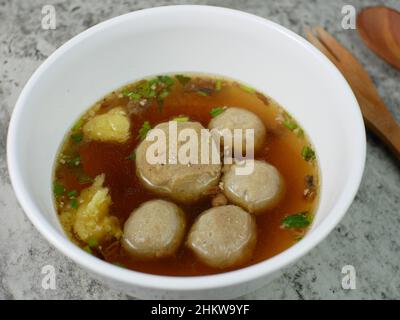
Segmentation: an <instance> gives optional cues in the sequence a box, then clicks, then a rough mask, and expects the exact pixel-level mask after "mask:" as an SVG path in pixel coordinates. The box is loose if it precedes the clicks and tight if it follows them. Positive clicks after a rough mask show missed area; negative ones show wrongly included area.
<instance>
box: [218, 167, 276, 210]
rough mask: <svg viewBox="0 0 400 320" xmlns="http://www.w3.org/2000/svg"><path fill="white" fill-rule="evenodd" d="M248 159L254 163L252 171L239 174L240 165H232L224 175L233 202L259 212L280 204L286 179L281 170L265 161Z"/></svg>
mask: <svg viewBox="0 0 400 320" xmlns="http://www.w3.org/2000/svg"><path fill="white" fill-rule="evenodd" d="M247 161H252V162H253V164H254V167H253V171H252V173H251V174H247V175H238V174H237V171H236V170H237V169H239V166H240V165H239V164H234V165H232V166H230V167H229V168H228V169H227V171H226V172H225V173H224V176H223V177H222V182H223V190H224V194H225V196H226V197H227V198H228V199H229V200H230V201H231V202H232V203H234V204H236V205H238V206H241V207H243V208H244V209H246V210H247V211H249V212H252V213H255V214H257V213H260V212H261V211H263V210H266V209H271V208H273V207H274V206H275V205H277V204H278V202H279V201H280V200H281V198H282V196H283V193H284V181H283V178H282V176H281V175H280V173H279V171H278V170H277V169H276V168H275V167H274V166H272V165H270V164H268V163H266V162H265V161H258V160H247ZM248 164H249V163H248Z"/></svg>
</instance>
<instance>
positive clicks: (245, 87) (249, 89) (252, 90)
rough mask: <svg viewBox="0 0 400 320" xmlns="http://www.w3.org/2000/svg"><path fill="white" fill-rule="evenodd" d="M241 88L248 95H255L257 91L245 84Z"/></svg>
mask: <svg viewBox="0 0 400 320" xmlns="http://www.w3.org/2000/svg"><path fill="white" fill-rule="evenodd" d="M240 88H241V89H242V90H244V91H246V92H248V93H254V92H256V90H254V89H253V88H252V87H249V86H246V85H244V84H241V85H240Z"/></svg>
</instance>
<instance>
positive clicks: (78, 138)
mask: <svg viewBox="0 0 400 320" xmlns="http://www.w3.org/2000/svg"><path fill="white" fill-rule="evenodd" d="M71 140H72V141H73V142H74V143H79V142H81V141H82V140H83V133H82V132H78V133H73V134H71Z"/></svg>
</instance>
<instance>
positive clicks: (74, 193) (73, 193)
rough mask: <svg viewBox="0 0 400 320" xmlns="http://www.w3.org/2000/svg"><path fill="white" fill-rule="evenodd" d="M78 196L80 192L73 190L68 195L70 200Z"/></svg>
mask: <svg viewBox="0 0 400 320" xmlns="http://www.w3.org/2000/svg"><path fill="white" fill-rule="evenodd" d="M77 195H78V191H76V190H71V191H69V192H68V193H67V196H68V198H75V197H76V196H77Z"/></svg>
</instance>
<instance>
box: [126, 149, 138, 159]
mask: <svg viewBox="0 0 400 320" xmlns="http://www.w3.org/2000/svg"><path fill="white" fill-rule="evenodd" d="M135 159H136V149H134V150H133V151H132V152H131V153H130V154H129V156H127V157H126V160H135Z"/></svg>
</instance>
